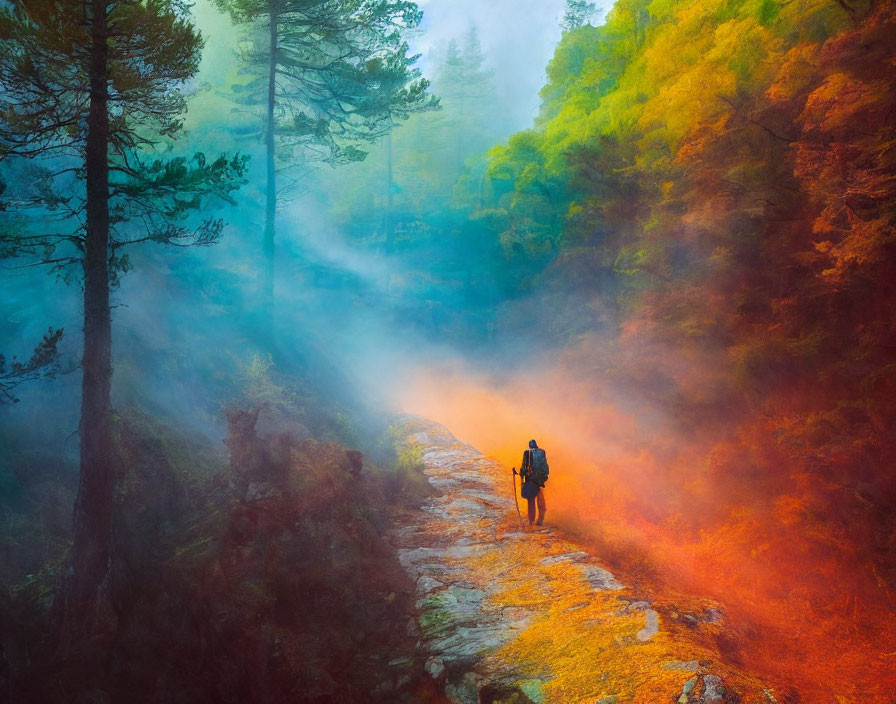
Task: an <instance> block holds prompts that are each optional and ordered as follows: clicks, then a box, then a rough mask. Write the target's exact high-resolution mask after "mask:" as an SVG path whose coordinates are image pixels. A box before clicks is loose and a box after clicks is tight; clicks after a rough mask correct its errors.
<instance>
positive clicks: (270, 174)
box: [262, 1, 278, 341]
mask: <svg viewBox="0 0 896 704" xmlns="http://www.w3.org/2000/svg"><path fill="white" fill-rule="evenodd" d="M268 15H269V17H270V22H271V26H270V45H269V49H270V59H269V61H268V99H267V115H266V120H265V135H264V141H265V147H266V152H267V154H266V159H267V186H266V201H265V213H264V240H263V242H262V256H263V258H264V264H263V266H264V271H263V273H262V307H263V317H264V319H263V325H264V326H265V327H266V330H265V334H266V335H267V336H268V338H269V341H271V340H273V334H274V333H273V326H274V224H275V219H276V217H277V172H276V168H275V156H276V148H277V145H276V142H275V141H274V128H275V124H274V108H275V106H276V101H277V22H278V7H277V3H276V2H275V1H271V2H269V3H268Z"/></svg>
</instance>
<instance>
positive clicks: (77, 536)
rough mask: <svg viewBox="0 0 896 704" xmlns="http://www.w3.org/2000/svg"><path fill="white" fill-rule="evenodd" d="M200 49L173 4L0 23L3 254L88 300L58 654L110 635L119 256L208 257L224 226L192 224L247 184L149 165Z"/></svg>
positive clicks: (11, 8) (196, 159) (237, 161)
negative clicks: (58, 278) (203, 251)
mask: <svg viewBox="0 0 896 704" xmlns="http://www.w3.org/2000/svg"><path fill="white" fill-rule="evenodd" d="M201 46H202V40H201V38H200V35H199V33H198V32H197V31H196V29H195V28H194V27H193V25H192V24H191V22H190V20H189V17H188V16H187V14H186V6H185V5H184V4H182V3H180V2H178V1H177V0H148V1H146V2H143V1H141V0H117V1H115V2H112V1H111V0H88V1H87V2H84V1H83V0H20V1H19V2H14V3H8V4H6V5H5V6H4V7H3V8H2V10H0V84H2V86H3V91H2V93H0V115H2V117H0V159H2V160H3V168H4V177H3V181H4V183H5V184H6V191H5V193H4V199H5V201H6V203H5V205H6V211H7V212H6V213H5V215H6V217H5V218H4V220H3V226H2V230H0V251H2V253H3V255H4V256H32V257H34V258H35V261H36V262H38V263H44V264H46V265H48V266H50V267H52V268H54V269H55V270H57V271H59V272H60V273H63V274H65V275H68V276H74V275H75V274H74V272H73V270H72V268H71V267H72V266H75V267H76V268H80V274H81V277H82V278H81V281H82V286H83V295H84V299H83V300H84V310H83V315H84V348H83V358H82V364H81V366H82V371H83V382H82V398H81V422H80V440H81V449H80V453H81V454H80V482H79V487H78V494H77V498H76V501H75V507H74V517H73V522H74V546H73V551H72V559H71V562H70V565H69V567H68V572H67V575H66V580H65V584H64V587H63V595H62V596H63V602H64V603H63V611H64V617H63V626H62V647H63V649H64V650H67V649H68V648H69V647H71V646H73V645H75V644H76V643H79V642H80V643H82V644H83V642H84V638H88V637H91V636H93V635H96V634H99V633H102V632H105V631H106V630H107V629H109V628H110V627H111V625H112V624H113V623H114V618H113V617H112V615H111V609H110V608H109V606H108V596H109V589H110V583H109V580H110V574H111V570H110V565H111V561H112V559H113V555H112V554H111V531H112V513H113V510H112V509H113V492H114V486H115V475H116V468H115V466H114V456H115V455H114V452H113V446H112V413H111V401H110V390H111V381H112V315H111V313H112V306H111V305H110V292H111V290H112V288H113V286H114V284H115V283H116V281H117V279H118V276H119V275H120V274H121V273H122V272H124V271H126V270H127V268H128V266H129V264H128V259H127V255H126V253H125V248H126V247H127V246H128V245H132V244H135V243H138V242H157V243H161V244H166V245H177V246H184V245H189V244H199V245H207V244H212V243H213V242H215V241H216V240H217V239H218V237H219V235H220V233H221V230H222V227H223V223H222V221H221V220H220V219H217V218H213V217H212V218H209V217H205V218H200V219H192V218H190V217H189V216H190V214H191V213H192V212H194V211H197V210H199V209H200V207H201V206H202V204H203V203H204V201H205V200H206V197H207V196H217V197H218V198H223V199H225V200H227V199H229V195H228V194H229V193H230V192H231V191H232V190H233V189H235V188H236V187H237V186H238V185H239V183H240V182H241V180H242V177H243V174H244V171H245V159H244V158H243V157H231V158H228V157H225V156H221V157H218V158H215V159H207V158H206V157H205V156H204V155H203V154H194V155H192V156H191V157H189V158H188V157H186V156H179V155H173V156H172V155H169V156H166V157H165V158H161V157H158V156H154V155H153V149H154V147H156V146H157V145H161V144H166V145H168V144H171V140H172V139H173V138H175V137H176V136H178V133H179V132H180V129H181V120H180V115H181V113H182V112H183V111H184V108H185V98H184V96H183V95H182V94H181V93H180V92H179V90H178V89H179V87H180V86H182V85H183V84H184V82H185V81H187V80H188V79H189V78H190V77H191V76H192V75H193V74H194V73H195V72H196V70H197V68H198V63H199V55H200V49H201ZM23 174H27V176H28V178H21V176H22V175H23Z"/></svg>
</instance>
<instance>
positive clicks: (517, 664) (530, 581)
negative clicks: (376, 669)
mask: <svg viewBox="0 0 896 704" xmlns="http://www.w3.org/2000/svg"><path fill="white" fill-rule="evenodd" d="M401 423H402V426H403V428H404V429H405V430H406V433H407V438H408V442H410V443H413V444H415V445H416V446H417V447H418V448H419V450H420V451H421V452H422V457H423V461H424V463H425V472H426V475H427V477H428V480H429V482H430V483H431V484H432V486H433V487H434V488H435V489H436V490H437V491H438V494H437V495H436V496H434V497H433V498H432V499H431V500H429V501H428V502H427V504H426V505H425V506H424V507H423V508H422V509H421V511H420V512H419V514H418V515H417V516H416V519H415V520H414V522H410V521H407V522H405V525H404V526H403V527H398V528H396V529H395V531H394V532H393V534H392V536H391V539H392V541H393V543H394V544H395V547H396V549H397V551H398V555H399V559H400V561H401V564H402V566H403V567H404V568H405V570H407V572H408V573H409V574H410V576H411V577H412V579H414V580H415V582H416V596H417V609H418V613H419V616H418V623H417V624H416V628H417V629H418V630H419V637H420V640H421V645H422V647H423V648H424V649H425V650H426V652H428V654H429V659H428V661H427V663H426V669H427V671H428V672H429V674H430V675H431V676H432V677H433V678H435V679H437V680H439V681H440V683H442V684H443V686H444V691H445V693H446V696H447V698H448V700H449V701H451V702H458V703H464V704H466V703H470V704H473V703H479V702H483V703H486V704H488V703H498V702H506V703H508V704H509V703H510V702H517V703H520V704H523V703H525V702H536V703H541V702H558V703H563V704H611V703H613V704H623V703H624V702H636V703H639V704H640V703H643V704H653V703H660V702H668V703H670V704H672V703H678V704H733V703H734V702H741V703H743V704H760V703H762V704H771V703H772V702H775V701H776V700H775V698H774V696H773V694H772V693H771V692H770V691H769V690H765V689H763V688H762V686H761V684H760V683H758V682H756V681H755V680H752V679H751V678H749V677H748V676H746V675H744V674H743V673H740V672H738V671H737V670H736V668H734V667H733V666H732V665H731V664H730V663H724V662H722V661H721V659H720V655H719V653H718V652H717V651H714V650H713V649H712V648H707V647H706V646H705V645H701V644H700V643H701V641H700V639H696V638H688V637H681V632H682V630H685V631H686V630H688V629H686V628H684V629H683V628H681V627H679V626H680V624H678V623H672V622H671V621H672V619H670V618H667V617H666V616H665V615H664V614H663V613H661V612H660V611H658V610H657V609H655V608H654V607H653V605H652V604H651V603H650V602H649V601H646V600H644V599H643V598H641V597H639V595H638V594H637V593H635V591H634V590H632V589H630V588H629V587H627V586H626V585H625V584H622V583H620V581H619V580H617V578H616V577H614V575H613V574H611V573H610V572H609V571H608V570H607V569H606V568H605V567H604V566H602V565H601V563H600V560H599V557H598V556H594V555H590V554H588V553H587V552H585V551H584V550H582V548H581V547H579V546H577V545H575V544H573V543H572V542H570V541H569V540H568V539H566V538H564V537H563V535H561V534H560V531H558V530H556V529H555V528H552V527H551V526H550V525H546V526H545V527H543V528H540V529H537V530H534V531H530V530H528V529H526V530H522V529H521V525H520V520H519V517H518V516H517V513H516V510H515V508H514V505H513V502H512V498H511V490H512V487H511V481H512V479H511V474H510V471H509V469H508V468H507V467H503V466H502V465H500V464H499V463H498V462H496V461H494V460H492V459H489V458H487V457H485V456H483V455H482V453H480V452H479V451H478V450H476V449H475V448H473V447H471V446H469V445H466V444H464V443H463V442H460V441H458V440H457V439H456V438H454V437H453V436H452V435H451V433H450V432H449V431H448V430H447V429H445V428H444V427H442V426H440V425H438V424H435V423H432V422H430V421H425V420H422V419H419V418H411V417H404V418H402V420H401ZM548 497H550V494H549V493H548ZM520 501H521V509H522V510H523V512H524V514H525V501H523V500H522V499H521V500H520ZM550 510H551V506H550V498H549V504H548V514H547V523H548V524H549V523H550V518H551V514H550ZM723 620H724V616H723V615H722V614H721V612H714V611H713V610H712V609H709V611H708V612H707V613H706V614H703V615H702V616H701V617H700V618H699V621H700V622H699V623H698V624H697V626H696V627H695V626H694V625H693V624H692V625H691V626H692V628H697V627H699V628H702V629H709V630H716V631H719V630H720V629H723V628H724V623H723ZM667 622H668V623H667ZM413 627H414V625H413V624H412V628H413ZM685 635H686V634H685ZM704 640H705V639H704Z"/></svg>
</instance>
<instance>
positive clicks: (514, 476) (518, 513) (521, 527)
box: [512, 467, 526, 533]
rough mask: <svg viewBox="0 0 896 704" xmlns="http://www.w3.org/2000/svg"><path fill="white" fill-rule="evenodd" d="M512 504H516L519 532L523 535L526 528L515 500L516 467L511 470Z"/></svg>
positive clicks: (517, 501)
mask: <svg viewBox="0 0 896 704" xmlns="http://www.w3.org/2000/svg"><path fill="white" fill-rule="evenodd" d="M512 471H513V503H514V504H516V515H517V516H519V517H520V530H521V531H523V532H524V533H525V532H526V528H525V527H524V526H523V514H521V513H520V502H519V500H518V499H517V498H516V467H514V468H513V470H512Z"/></svg>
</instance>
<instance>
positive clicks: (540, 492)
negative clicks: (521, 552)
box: [520, 440, 548, 526]
mask: <svg viewBox="0 0 896 704" xmlns="http://www.w3.org/2000/svg"><path fill="white" fill-rule="evenodd" d="M520 476H521V477H522V478H523V486H522V490H521V492H520V495H521V496H522V497H523V498H524V499H526V500H527V501H528V502H529V525H530V526H531V525H532V524H533V523H534V524H535V525H538V526H540V525H541V524H542V523H543V522H544V512H545V510H546V509H545V503H544V484H545V482H546V481H547V480H548V458H547V455H546V454H545V452H544V450H542V449H541V448H540V447H539V446H538V443H537V442H535V441H534V440H530V441H529V449H528V450H526V451H525V452H523V463H522V464H521V465H520ZM536 501H537V502H538V520H537V521H536V520H535V502H536Z"/></svg>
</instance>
